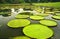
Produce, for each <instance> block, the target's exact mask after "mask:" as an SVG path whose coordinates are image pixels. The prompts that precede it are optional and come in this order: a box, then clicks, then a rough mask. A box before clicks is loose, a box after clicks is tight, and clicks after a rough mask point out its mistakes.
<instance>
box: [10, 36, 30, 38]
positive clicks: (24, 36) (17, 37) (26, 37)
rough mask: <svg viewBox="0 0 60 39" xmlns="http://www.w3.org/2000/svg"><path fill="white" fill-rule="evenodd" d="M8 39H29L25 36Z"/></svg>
mask: <svg viewBox="0 0 60 39" xmlns="http://www.w3.org/2000/svg"><path fill="white" fill-rule="evenodd" d="M9 39H30V38H29V37H26V36H17V37H10V38H9Z"/></svg>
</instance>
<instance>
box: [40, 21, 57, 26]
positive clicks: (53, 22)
mask: <svg viewBox="0 0 60 39" xmlns="http://www.w3.org/2000/svg"><path fill="white" fill-rule="evenodd" d="M40 23H41V24H43V25H47V26H56V25H57V23H56V22H55V21H53V20H40Z"/></svg>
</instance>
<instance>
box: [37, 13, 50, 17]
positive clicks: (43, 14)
mask: <svg viewBox="0 0 60 39" xmlns="http://www.w3.org/2000/svg"><path fill="white" fill-rule="evenodd" d="M38 15H39V16H48V15H49V14H45V13H40V14H38Z"/></svg>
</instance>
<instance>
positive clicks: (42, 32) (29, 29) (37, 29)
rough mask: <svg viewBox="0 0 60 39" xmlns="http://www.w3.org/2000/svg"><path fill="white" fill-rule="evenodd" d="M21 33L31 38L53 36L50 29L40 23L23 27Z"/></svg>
mask: <svg viewBox="0 0 60 39" xmlns="http://www.w3.org/2000/svg"><path fill="white" fill-rule="evenodd" d="M23 33H24V34H25V35H26V36H29V37H32V38H41V39H42V38H50V37H51V36H53V31H52V29H50V28H48V27H47V26H45V25H41V24H31V25H28V26H26V27H24V28H23Z"/></svg>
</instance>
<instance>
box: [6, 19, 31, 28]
mask: <svg viewBox="0 0 60 39" xmlns="http://www.w3.org/2000/svg"><path fill="white" fill-rule="evenodd" d="M29 24H30V21H29V20H27V19H15V20H11V21H9V22H8V24H7V25H8V26H9V27H12V28H18V27H24V26H26V25H29Z"/></svg>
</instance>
